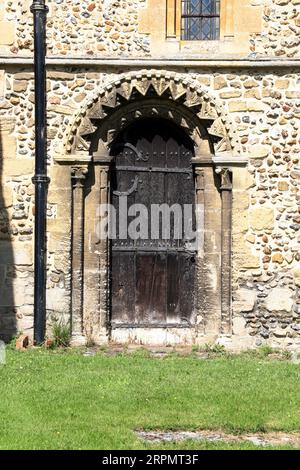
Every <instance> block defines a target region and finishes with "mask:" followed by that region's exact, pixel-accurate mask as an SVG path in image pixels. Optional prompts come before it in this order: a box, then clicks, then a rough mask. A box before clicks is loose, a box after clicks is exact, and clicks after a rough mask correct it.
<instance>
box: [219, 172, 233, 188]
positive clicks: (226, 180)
mask: <svg viewBox="0 0 300 470" xmlns="http://www.w3.org/2000/svg"><path fill="white" fill-rule="evenodd" d="M216 173H217V174H218V175H220V176H221V188H220V189H221V191H232V169H231V168H226V167H223V168H216Z"/></svg>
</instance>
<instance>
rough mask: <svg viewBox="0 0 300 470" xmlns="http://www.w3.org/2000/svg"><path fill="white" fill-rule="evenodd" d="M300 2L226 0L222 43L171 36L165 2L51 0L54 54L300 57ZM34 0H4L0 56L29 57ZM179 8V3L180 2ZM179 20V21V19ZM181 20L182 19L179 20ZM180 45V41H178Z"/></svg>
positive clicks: (50, 42) (49, 37) (50, 35)
mask: <svg viewBox="0 0 300 470" xmlns="http://www.w3.org/2000/svg"><path fill="white" fill-rule="evenodd" d="M299 2H300V0H238V1H237V0H223V3H224V7H223V8H224V10H223V12H224V13H223V14H224V15H225V14H226V12H228V15H229V16H230V17H229V19H228V18H227V19H226V21H223V22H222V31H221V36H222V37H221V41H203V42H202V43H198V44H192V43H189V44H180V37H179V36H178V35H180V26H179V32H177V38H176V39H177V41H175V42H174V41H168V40H166V36H167V32H166V9H165V1H162V0H126V1H125V0H48V1H47V5H48V6H49V14H48V23H47V43H48V48H47V54H48V56H49V57H54V56H55V57H66V56H68V57H81V58H82V57H87V58H95V57H99V58H101V57H132V56H136V57H137V56H138V57H149V56H150V55H152V56H170V54H171V55H173V56H176V55H177V54H178V53H181V55H186V54H196V55H199V54H201V55H202V56H203V54H208V57H213V56H218V57H222V55H223V54H227V55H229V56H232V55H233V54H235V53H236V54H239V53H240V54H242V55H243V56H249V55H250V56H254V57H265V56H269V57H281V58H284V57H287V58H292V57H299V54H300V49H299V44H300V39H299V35H300V14H299V5H300V3H299ZM31 3H32V0H23V1H20V0H4V1H3V2H2V3H1V6H0V54H1V55H5V56H12V57H20V56H30V55H31V53H32V50H33V38H32V14H31V13H30V10H29V8H30V5H31ZM177 11H180V10H179V7H178V6H177ZM177 22H178V20H177ZM178 24H180V23H178ZM175 43H176V44H175Z"/></svg>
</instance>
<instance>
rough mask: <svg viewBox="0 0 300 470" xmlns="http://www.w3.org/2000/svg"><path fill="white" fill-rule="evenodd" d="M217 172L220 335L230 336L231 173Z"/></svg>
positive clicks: (229, 171)
mask: <svg viewBox="0 0 300 470" xmlns="http://www.w3.org/2000/svg"><path fill="white" fill-rule="evenodd" d="M218 172H219V173H220V176H221V195H222V260H221V263H222V264H221V290H222V292H221V295H222V298H221V308H222V318H221V333H222V334H231V332H232V325H231V323H232V319H231V232H232V173H231V170H230V169H229V168H222V169H221V170H220V169H219V170H217V173H218Z"/></svg>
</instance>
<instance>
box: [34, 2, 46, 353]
mask: <svg viewBox="0 0 300 470" xmlns="http://www.w3.org/2000/svg"><path fill="white" fill-rule="evenodd" d="M30 11H31V12H32V14H33V21H34V80H35V174H34V177H33V178H32V182H33V184H34V185H35V230H34V233H35V238H34V343H35V344H37V345H39V344H42V343H43V342H44V340H45V331H46V212H47V206H46V204H47V189H48V183H49V178H48V176H47V155H46V145H47V140H46V65H45V59H46V15H47V12H48V7H47V6H46V5H45V0H33V3H32V5H31V8H30Z"/></svg>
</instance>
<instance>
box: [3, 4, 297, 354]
mask: <svg viewBox="0 0 300 470" xmlns="http://www.w3.org/2000/svg"><path fill="white" fill-rule="evenodd" d="M155 1H156V0H132V1H129V0H126V1H125V0H114V1H113V0H103V1H100V0H98V1H94V2H93V1H91V0H90V1H88V0H83V1H80V2H79V1H72V2H71V1H63V2H62V1H61V0H52V1H50V0H49V1H48V2H47V3H48V5H49V7H50V12H49V15H48V32H47V35H48V56H49V57H52V58H53V57H54V56H55V57H60V58H65V59H66V60H67V59H68V58H69V57H73V58H74V57H75V58H76V57H77V58H78V59H80V58H98V59H99V60H100V59H105V58H107V59H110V58H124V57H127V58H129V61H128V64H127V65H123V66H122V67H121V66H119V67H118V66H115V67H114V68H113V67H112V66H110V65H108V63H109V60H107V61H106V63H105V64H104V63H103V64H101V63H100V62H99V63H98V64H96V63H95V65H93V63H92V61H91V63H90V65H89V66H86V67H83V66H82V65H79V64H78V65H76V64H74V65H73V66H72V67H70V66H68V65H64V64H61V65H57V66H54V65H51V64H50V65H49V66H48V71H47V92H48V160H49V161H48V164H49V176H50V177H51V185H50V188H49V197H48V210H47V216H48V222H47V223H48V285H47V287H48V300H47V309H48V316H49V318H50V317H51V316H52V315H57V316H61V315H64V316H65V319H66V320H67V319H68V316H69V314H70V303H71V293H70V289H71V287H70V283H71V266H70V259H71V258H70V254H71V175H70V169H69V167H66V166H63V165H58V164H57V163H55V156H56V155H59V154H63V153H65V149H64V147H63V143H64V139H65V135H66V132H67V130H68V128H69V126H70V125H71V124H72V123H73V122H74V119H75V116H76V114H77V113H78V111H79V109H80V108H81V107H84V106H85V105H86V103H87V102H88V101H89V100H90V99H91V98H92V97H93V96H94V95H95V93H96V92H97V90H98V89H99V87H100V86H102V85H103V84H104V83H106V82H108V81H110V80H111V79H113V78H117V77H118V76H119V74H120V73H122V72H124V70H125V71H129V70H131V69H132V70H139V65H138V62H133V61H131V62H130V60H131V59H134V58H137V57H139V58H143V59H144V60H146V59H147V60H148V59H149V60H150V59H151V57H157V56H159V57H162V56H164V55H165V56H166V58H165V60H164V62H163V64H160V67H163V68H164V69H167V70H169V71H171V70H179V71H180V73H184V74H186V77H189V78H190V79H193V80H194V81H195V82H196V83H200V84H201V86H203V88H204V89H205V90H207V93H208V94H209V95H210V96H211V97H212V98H214V99H216V100H217V101H218V102H219V103H220V104H221V105H222V109H223V110H224V119H226V120H228V122H229V120H230V122H231V123H232V124H230V125H231V126H232V127H233V128H234V131H235V135H236V145H235V148H234V152H235V155H237V156H238V155H240V156H244V157H246V158H247V159H248V161H249V164H248V167H247V169H246V168H243V169H236V170H235V171H234V173H233V227H232V230H233V247H232V248H233V254H232V283H233V292H232V294H233V332H234V334H235V336H234V337H235V340H236V345H237V347H247V346H255V345H259V344H261V342H262V341H268V342H269V343H270V344H272V345H278V344H280V345H282V346H290V345H292V344H293V345H294V346H297V345H299V344H300V263H299V262H300V240H299V233H300V230H299V229H300V203H299V200H300V193H299V185H300V79H299V68H298V67H297V66H296V65H295V66H291V65H288V64H286V62H285V61H286V60H289V59H297V57H299V54H300V39H299V37H300V19H299V18H300V14H299V13H300V11H299V5H300V0H264V1H263V0H249V1H248V0H247V2H246V0H243V2H244V3H247V5H248V8H249V9H252V10H253V11H254V10H255V12H256V13H255V15H256V16H255V18H256V19H257V12H258V11H259V10H258V8H263V15H262V17H261V18H260V20H261V22H260V23H261V25H262V28H261V31H259V32H257V31H256V32H255V33H253V32H251V31H249V32H248V34H247V35H245V36H243V37H244V41H245V43H244V44H243V51H244V52H243V54H244V57H248V56H249V55H250V58H251V60H254V59H255V57H256V58H262V57H264V58H267V59H270V60H273V58H276V60H277V61H278V62H277V66H276V67H275V66H273V65H274V64H273V65H268V64H267V63H266V64H265V65H264V67H262V66H261V63H259V61H258V62H257V65H259V68H255V64H256V63H255V62H254V63H253V64H254V65H252V66H251V64H250V63H249V67H248V68H246V67H245V66H244V68H243V69H242V68H241V67H240V66H239V63H238V62H236V63H232V64H231V65H228V66H227V68H224V65H223V66H222V68H221V67H220V66H219V63H218V61H216V62H215V63H214V61H211V66H210V68H207V64H206V68H204V67H202V64H201V60H199V50H201V49H200V47H202V45H201V44H199V43H197V44H195V45H194V46H195V48H196V49H194V52H193V51H192V52H191V51H190V52H187V51H186V52H184V49H181V58H182V59H185V53H186V54H187V57H188V58H189V59H191V58H192V59H196V58H197V59H198V63H196V62H195V65H194V66H186V65H185V63H184V62H182V63H180V61H178V63H177V65H175V64H174V62H173V63H172V65H169V63H168V58H172V57H173V56H172V55H171V56H170V57H169V56H168V53H169V51H170V50H171V52H172V51H173V52H174V48H173V46H172V47H171V49H169V45H170V42H169V43H168V44H167V42H164V41H165V37H163V42H161V44H162V45H161V46H160V47H157V46H155V44H158V43H156V42H155V41H154V38H157V37H158V36H159V35H157V34H156V33H157V30H155V31H154V29H155V28H156V27H158V26H157V25H159V24H160V22H159V21H157V22H155V21H154V22H150V23H151V24H150V27H148V29H147V28H146V26H145V21H144V19H145V12H147V11H149V10H147V8H150V7H149V6H151V5H154V3H153V2H155ZM30 4H31V0H30V1H29V0H26V1H22V2H21V1H17V0H10V1H8V0H6V1H5V2H1V5H0V55H2V56H5V57H6V58H7V59H8V60H7V62H8V63H7V64H6V65H3V66H0V69H1V70H0V172H1V175H0V176H1V187H0V334H1V335H2V336H5V337H8V336H9V335H11V334H15V333H16V331H17V330H23V331H26V332H27V331H31V328H32V322H33V317H32V315H33V255H32V251H33V223H34V188H33V185H32V183H31V177H32V174H33V168H34V88H33V71H32V66H31V65H30V64H27V65H26V64H25V63H24V64H23V65H22V64H20V65H17V64H15V63H13V61H14V59H18V60H21V59H22V57H23V58H24V61H25V58H26V57H31V55H32V33H31V27H32V18H31V15H29V13H28V11H29V6H30ZM232 5H233V6H234V1H232ZM252 10H251V11H252ZM153 11H156V10H153ZM149 14H150V13H149ZM143 15H144V16H143ZM146 16H147V15H146ZM142 18H144V19H143V21H142ZM239 21H240V20H239V19H236V18H235V23H236V26H235V29H236V31H237V30H239V31H240V32H241V25H240V26H239V25H238V23H239ZM255 21H256V20H255ZM142 23H143V24H142ZM162 23H163V27H164V25H165V23H164V22H162ZM256 24H257V23H256V22H255V25H256ZM151 25H152V26H151ZM159 27H160V26H159ZM244 27H245V25H244V26H243V28H244ZM151 28H152V29H151ZM153 28H154V29H153ZM254 29H256V26H255V28H254V27H253V28H252V31H253V30H254ZM161 31H162V30H160V33H159V34H160V36H159V37H160V38H161V37H162V36H161ZM241 37H242V36H241ZM159 41H161V39H159ZM227 41H228V39H227ZM175 42H176V41H175ZM225 42H226V41H225ZM226 44H227V45H226V47H227V46H228V44H229V46H228V47H227V50H228V51H229V50H230V47H231V43H230V41H229V42H226ZM232 44H233V43H232ZM176 47H177V46H176ZM205 47H206V46H205ZM211 47H214V48H216V49H213V50H212V58H213V55H214V53H215V52H214V51H215V50H216V54H219V57H218V58H219V59H220V60H221V59H222V55H220V50H221V49H220V48H219V49H218V45H216V44H214V45H213V46H211ZM197 48H198V49H197ZM173 52H172V53H173ZM193 54H194V56H193ZM173 58H174V57H173ZM178 58H180V56H178ZM231 58H232V54H231ZM10 60H11V62H10ZM233 62H234V60H233ZM280 64H281V66H280ZM143 66H144V67H145V64H144V65H143ZM151 67H152V68H153V63H152V64H151ZM293 67H294V68H293ZM149 68H150V65H149Z"/></svg>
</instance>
